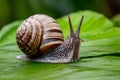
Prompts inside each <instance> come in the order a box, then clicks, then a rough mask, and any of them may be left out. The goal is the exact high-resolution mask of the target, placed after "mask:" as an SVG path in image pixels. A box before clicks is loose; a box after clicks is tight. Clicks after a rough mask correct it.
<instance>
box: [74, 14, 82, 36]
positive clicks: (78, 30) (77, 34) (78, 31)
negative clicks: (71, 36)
mask: <svg viewBox="0 0 120 80" xmlns="http://www.w3.org/2000/svg"><path fill="white" fill-rule="evenodd" d="M83 18H84V16H82V18H81V19H80V23H79V25H78V28H77V30H76V32H75V34H76V37H79V34H80V28H81V24H82V22H83Z"/></svg>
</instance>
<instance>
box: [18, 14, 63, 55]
mask: <svg viewBox="0 0 120 80" xmlns="http://www.w3.org/2000/svg"><path fill="white" fill-rule="evenodd" d="M16 40H17V44H18V46H19V48H20V49H21V50H22V51H23V52H24V53H25V54H26V55H28V56H29V57H35V56H36V55H37V56H38V55H44V54H45V52H46V51H48V50H51V49H53V48H54V47H56V46H58V45H60V44H61V43H62V42H63V41H64V37H63V34H62V31H61V29H60V27H59V25H58V24H57V22H56V21H55V20H54V19H53V18H51V17H49V16H47V15H43V14H41V15H40V14H37V15H33V16H31V17H29V18H28V19H26V20H25V21H24V22H23V23H22V24H21V25H20V26H19V28H18V30H17V33H16Z"/></svg>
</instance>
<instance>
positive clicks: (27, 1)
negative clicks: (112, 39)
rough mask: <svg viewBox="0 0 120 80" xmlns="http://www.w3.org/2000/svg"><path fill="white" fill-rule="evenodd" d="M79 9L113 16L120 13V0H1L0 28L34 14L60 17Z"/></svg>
mask: <svg viewBox="0 0 120 80" xmlns="http://www.w3.org/2000/svg"><path fill="white" fill-rule="evenodd" d="M78 10H93V11H97V12H100V13H103V14H104V15H105V16H107V17H108V18H111V17H113V16H114V15H116V14H118V13H120V0H0V29H1V28H2V27H3V26H4V25H5V24H8V23H10V22H12V21H15V20H20V19H25V18H27V17H29V16H30V15H33V14H38V13H42V14H47V15H49V16H52V17H53V18H59V17H61V16H64V15H67V14H69V13H71V12H76V11H78Z"/></svg>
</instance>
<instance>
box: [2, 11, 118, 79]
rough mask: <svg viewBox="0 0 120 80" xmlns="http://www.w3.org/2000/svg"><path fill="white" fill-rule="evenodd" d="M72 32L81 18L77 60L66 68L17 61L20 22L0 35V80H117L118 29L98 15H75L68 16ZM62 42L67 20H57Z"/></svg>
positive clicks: (65, 66) (57, 65) (89, 13)
mask: <svg viewBox="0 0 120 80" xmlns="http://www.w3.org/2000/svg"><path fill="white" fill-rule="evenodd" d="M69 15H70V16H71V19H72V25H73V26H74V30H75V29H76V28H77V26H78V23H79V21H80V18H81V16H82V15H84V16H85V18H84V20H83V24H82V27H81V34H80V37H81V38H82V39H83V40H84V42H82V44H81V47H80V55H81V59H80V60H79V61H77V62H74V63H69V64H47V63H37V62H25V61H21V60H17V59H16V56H17V55H19V54H21V53H22V52H21V51H20V50H19V49H18V47H17V45H16V40H15V34H16V29H17V27H18V25H19V24H20V23H21V21H17V22H14V23H11V24H9V25H7V26H5V27H4V28H3V29H2V30H1V31H0V80H12V79H14V80H21V79H25V80H120V64H119V62H120V28H118V27H114V24H113V23H112V22H111V21H110V20H109V19H107V18H106V17H105V16H103V15H102V14H99V13H97V12H93V11H88V10H87V11H79V12H76V13H72V14H69ZM57 21H58V23H59V24H60V26H61V28H62V30H63V34H64V36H65V38H66V37H67V36H68V35H69V24H68V20H67V16H64V17H62V18H59V19H57Z"/></svg>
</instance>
